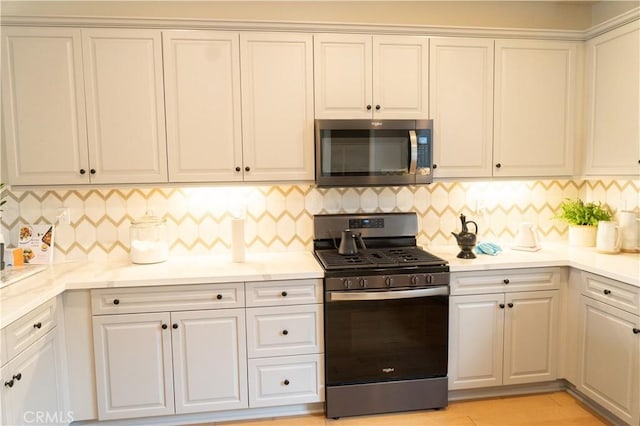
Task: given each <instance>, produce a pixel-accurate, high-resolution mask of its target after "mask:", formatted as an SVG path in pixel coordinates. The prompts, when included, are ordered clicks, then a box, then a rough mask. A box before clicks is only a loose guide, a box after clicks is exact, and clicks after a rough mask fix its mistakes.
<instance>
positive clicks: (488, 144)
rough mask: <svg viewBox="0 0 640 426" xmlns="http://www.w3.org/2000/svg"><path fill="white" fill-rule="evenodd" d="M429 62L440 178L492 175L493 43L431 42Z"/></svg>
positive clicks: (435, 147)
mask: <svg viewBox="0 0 640 426" xmlns="http://www.w3.org/2000/svg"><path fill="white" fill-rule="evenodd" d="M429 57H430V59H429V66H430V72H429V110H430V111H431V118H433V120H434V121H433V125H434V134H435V144H434V169H435V170H434V172H435V175H436V176H437V177H487V176H491V175H492V169H493V163H492V148H493V40H487V39H473V38H431V39H430V46H429Z"/></svg>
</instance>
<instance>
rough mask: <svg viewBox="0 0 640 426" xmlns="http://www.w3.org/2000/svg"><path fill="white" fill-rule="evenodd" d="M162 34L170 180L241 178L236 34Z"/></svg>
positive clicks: (207, 32)
mask: <svg viewBox="0 0 640 426" xmlns="http://www.w3.org/2000/svg"><path fill="white" fill-rule="evenodd" d="M162 39H163V49H164V72H165V75H164V77H165V97H166V114H167V150H168V157H169V180H170V181H171V182H204V181H241V180H242V170H241V166H242V127H241V124H242V123H241V113H240V107H241V106H240V48H239V40H240V37H239V35H238V33H235V32H234V33H229V32H216V31H164V32H163V33H162ZM236 168H238V169H239V170H237V171H236Z"/></svg>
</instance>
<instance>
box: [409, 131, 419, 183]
mask: <svg viewBox="0 0 640 426" xmlns="http://www.w3.org/2000/svg"><path fill="white" fill-rule="evenodd" d="M409 142H410V145H409V148H410V151H411V158H410V162H409V174H410V175H415V174H416V166H417V164H418V137H417V136H416V131H415V130H409Z"/></svg>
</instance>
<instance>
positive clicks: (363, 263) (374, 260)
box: [315, 246, 446, 270]
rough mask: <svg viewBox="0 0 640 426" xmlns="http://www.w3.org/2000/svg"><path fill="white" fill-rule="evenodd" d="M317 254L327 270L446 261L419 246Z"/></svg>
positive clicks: (331, 250)
mask: <svg viewBox="0 0 640 426" xmlns="http://www.w3.org/2000/svg"><path fill="white" fill-rule="evenodd" d="M315 254H316V257H317V258H318V259H319V260H320V263H322V266H323V267H324V269H325V270H336V269H354V268H386V267H397V266H432V265H443V264H445V263H446V262H445V261H444V260H443V259H441V258H439V257H437V256H434V255H432V254H431V253H429V252H426V251H424V250H422V249H421V248H420V247H417V246H416V247H393V248H375V249H364V250H360V251H359V252H358V253H357V254H354V255H348V256H343V255H340V254H338V252H337V251H336V250H333V249H328V250H316V251H315Z"/></svg>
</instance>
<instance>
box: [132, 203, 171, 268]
mask: <svg viewBox="0 0 640 426" xmlns="http://www.w3.org/2000/svg"><path fill="white" fill-rule="evenodd" d="M129 235H130V237H131V248H130V250H129V256H130V258H131V261H132V262H133V263H143V264H144V263H159V262H164V261H165V260H167V259H168V258H169V243H168V241H167V221H166V220H164V219H163V218H160V217H158V216H153V214H152V213H151V212H147V214H145V215H144V216H142V217H140V218H137V219H134V220H132V221H131V227H130V228H129Z"/></svg>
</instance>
